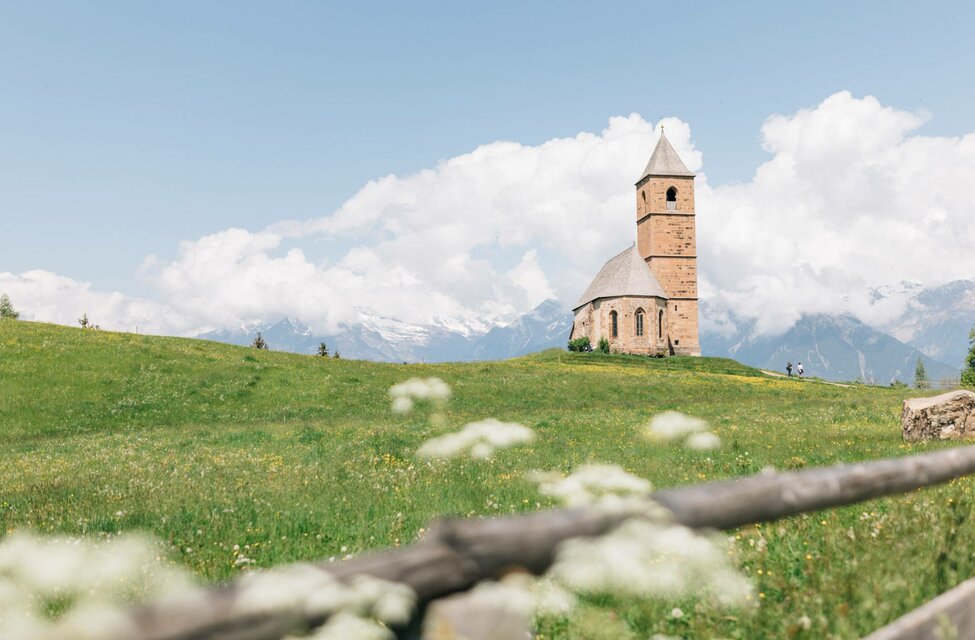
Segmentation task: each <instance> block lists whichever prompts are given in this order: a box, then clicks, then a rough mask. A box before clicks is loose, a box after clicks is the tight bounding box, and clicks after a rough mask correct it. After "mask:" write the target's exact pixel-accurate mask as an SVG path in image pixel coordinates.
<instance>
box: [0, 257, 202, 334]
mask: <svg viewBox="0 0 975 640" xmlns="http://www.w3.org/2000/svg"><path fill="white" fill-rule="evenodd" d="M0 293H6V294H7V295H9V296H10V298H11V301H12V302H13V304H14V307H15V308H16V309H17V310H18V311H20V312H21V318H22V319H24V320H35V321H38V322H54V323H58V324H68V325H72V324H73V325H77V324H78V320H79V319H80V318H81V316H82V315H84V314H87V315H88V318H89V320H91V322H92V323H93V324H97V325H99V326H100V327H102V328H105V329H117V330H123V331H139V332H141V333H156V334H172V333H182V332H184V331H186V330H187V329H189V328H190V324H189V320H188V319H187V318H185V317H183V316H181V315H180V314H178V313H176V312H174V311H173V310H172V309H170V308H168V307H166V306H165V305H162V304H159V303H157V302H153V301H151V300H145V299H142V298H131V297H128V296H126V295H124V294H122V293H120V292H118V291H113V292H104V291H97V290H93V289H92V285H91V283H88V282H78V281H77V280H72V279H71V278H67V277H65V276H60V275H58V274H56V273H52V272H50V271H43V270H33V271H25V272H23V273H20V274H14V273H9V272H0Z"/></svg>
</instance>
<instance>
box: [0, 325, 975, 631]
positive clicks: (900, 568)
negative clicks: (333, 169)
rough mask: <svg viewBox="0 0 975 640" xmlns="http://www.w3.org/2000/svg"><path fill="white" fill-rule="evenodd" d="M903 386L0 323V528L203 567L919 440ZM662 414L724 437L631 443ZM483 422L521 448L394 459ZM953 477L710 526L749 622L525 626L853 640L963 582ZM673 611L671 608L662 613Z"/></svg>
mask: <svg viewBox="0 0 975 640" xmlns="http://www.w3.org/2000/svg"><path fill="white" fill-rule="evenodd" d="M412 376H438V377H441V378H443V379H444V380H445V381H446V382H447V383H449V384H450V385H451V387H452V388H453V391H454V397H453V399H452V400H451V401H450V403H449V405H448V407H447V411H446V418H447V419H446V424H444V425H443V426H441V427H439V428H435V427H432V426H430V424H429V422H428V421H427V420H426V419H425V416H424V415H423V414H422V413H413V414H409V415H407V416H401V415H396V414H393V413H392V412H391V411H390V408H389V406H390V405H389V398H388V396H387V390H388V389H389V387H390V386H391V385H393V384H395V383H396V382H400V381H402V380H404V379H406V378H409V377H412ZM912 393H916V392H912V391H911V390H905V389H900V390H897V389H887V388H879V387H867V386H853V387H849V388H844V387H838V386H830V385H825V384H818V383H815V382H810V381H806V382H798V381H795V380H788V379H779V378H776V379H773V378H770V377H767V376H765V375H763V374H762V373H760V372H758V371H756V370H754V369H751V368H748V367H745V366H743V365H740V364H738V363H736V362H733V361H730V360H722V359H711V358H669V359H663V360H653V359H647V358H640V357H628V356H607V355H601V354H570V353H565V352H559V351H548V352H544V353H540V354H536V355H533V356H529V357H525V358H519V359H516V360H511V361H506V362H494V363H464V364H437V365H389V364H377V363H369V362H357V361H347V360H333V359H322V358H317V357H314V356H300V355H294V354H286V353H276V352H267V351H256V350H253V349H246V348H241V347H233V346H228V345H224V344H217V343H210V342H204V341H198V340H186V339H176V338H160V337H147V336H138V335H130V334H119V333H109V332H102V331H81V330H77V329H71V328H65V327H59V326H53V325H45V324H37V323H28V322H17V321H10V320H0V531H4V532H7V533H10V532H12V531H15V530H18V529H22V528H27V529H30V530H34V531H38V532H45V533H51V532H58V533H69V534H87V535H96V536H98V535H102V536H104V535H110V534H113V533H115V532H118V531H122V530H130V529H140V530H146V531H150V532H152V533H154V534H155V535H157V536H159V537H161V538H162V539H164V540H167V541H168V542H169V543H170V544H171V545H172V552H173V554H174V557H176V558H177V559H178V560H179V561H180V562H182V563H184V564H185V565H187V566H189V567H190V568H192V569H193V570H194V571H196V572H197V573H198V574H199V575H200V576H201V577H202V578H203V579H206V580H220V579H226V578H229V577H232V576H233V575H234V574H236V573H239V572H240V571H242V570H245V569H247V568H248V567H250V566H269V565H273V564H277V563H281V562H287V561H295V560H301V559H320V558H328V557H331V556H336V557H341V556H342V555H344V554H345V553H358V552H361V551H363V550H366V549H370V548H375V547H383V546H391V545H397V544H405V543H408V542H410V541H412V540H414V539H415V538H416V536H417V534H418V532H419V531H420V529H421V527H423V526H425V525H426V524H427V523H428V522H429V520H430V519H431V518H433V517H434V516H437V515H442V514H455V515H492V514H506V513H512V512H518V511H524V510H533V509H536V508H539V507H541V506H545V505H547V504H549V503H548V502H547V501H546V500H545V499H543V498H541V497H540V496H539V494H538V493H537V491H536V489H535V488H534V486H533V485H531V484H530V483H528V482H526V481H525V480H524V479H523V473H524V472H525V471H528V470H532V469H546V470H550V469H554V470H560V471H568V470H570V469H571V468H573V467H575V466H577V465H579V464H582V463H585V462H594V461H599V462H614V463H618V464H620V465H622V466H624V467H625V468H626V469H627V470H629V471H631V472H633V473H636V474H638V475H641V476H643V477H645V478H648V479H649V480H651V481H652V482H653V483H654V484H655V486H658V487H665V486H671V485H675V484H685V483H697V482H702V481H706V480H712V479H717V478H724V477H729V476H736V475H743V474H751V473H755V472H757V471H759V470H761V469H762V468H764V467H767V466H770V465H771V466H774V467H776V468H780V469H794V468H801V467H805V466H815V465H824V464H830V463H835V462H840V461H852V460H861V459H870V458H877V457H888V456H893V455H903V454H905V453H909V452H912V451H920V450H924V449H925V448H929V447H938V446H943V445H916V444H915V445H911V444H905V443H903V442H902V441H901V439H900V427H899V413H900V405H901V401H902V399H903V398H904V397H907V396H910V395H912ZM667 409H677V410H680V411H683V412H685V413H688V414H691V415H694V416H698V417H701V418H705V419H707V420H708V421H709V422H710V423H711V425H712V427H713V430H714V431H715V432H716V433H717V434H718V435H719V436H720V437H721V438H722V440H723V441H724V446H723V447H722V448H721V449H720V450H718V451H712V452H707V453H701V452H692V451H687V450H684V449H680V448H673V447H666V446H661V445H654V444H651V443H649V442H647V441H645V440H643V439H641V438H640V437H639V436H638V433H639V432H640V430H641V429H642V427H643V426H644V425H645V424H646V423H647V421H648V420H649V419H650V418H651V417H652V416H653V415H655V414H656V413H658V412H660V411H663V410H667ZM488 417H493V418H498V419H500V420H506V421H516V422H520V423H522V424H525V425H526V426H529V427H531V428H532V429H534V430H535V431H536V433H537V435H538V438H537V439H536V441H535V442H534V443H532V445H531V446H528V447H523V448H519V449H513V450H509V451H504V452H501V453H500V454H499V455H498V456H497V457H496V458H495V459H493V460H491V461H470V460H466V461H465V460H459V461H456V462H451V463H438V462H434V463H429V462H421V461H419V460H417V459H416V458H415V456H414V452H415V450H416V449H417V447H418V446H419V444H420V443H422V442H423V441H424V440H426V439H427V438H429V437H430V436H432V435H436V434H439V433H441V432H444V431H447V430H452V429H455V428H457V427H459V426H461V425H463V424H465V423H467V422H470V421H474V420H480V419H483V418H488ZM973 486H975V485H973V483H972V482H971V481H970V480H967V479H966V480H963V481H959V482H955V483H952V484H951V485H948V486H946V487H941V488H935V489H930V490H925V491H922V492H917V493H914V494H911V495H908V496H904V497H897V498H891V499H884V500H878V501H873V502H870V503H864V504H861V505H856V506H853V507H848V508H844V509H837V510H832V511H828V512H823V513H819V514H812V515H804V516H800V517H796V518H791V519H789V520H785V521H782V522H780V523H774V524H771V525H765V526H756V527H748V528H745V529H742V530H740V531H735V532H732V535H733V536H734V537H735V539H736V546H737V548H738V549H739V552H740V560H741V566H742V567H743V570H745V571H746V573H747V574H748V576H749V577H750V578H751V579H752V580H753V582H754V584H755V585H756V592H757V593H758V594H759V595H758V601H757V603H756V607H755V610H753V611H742V612H738V613H737V614H735V615H731V616H729V615H727V614H726V613H718V612H714V611H711V610H710V609H708V608H707V607H706V606H704V605H695V603H693V602H682V603H641V602H633V601H625V600H620V601H614V600H605V601H594V602H591V603H589V604H588V605H587V606H586V607H584V608H583V609H582V610H581V611H580V613H579V614H577V618H576V619H574V620H572V621H571V622H569V623H566V622H565V621H558V620H550V621H546V623H545V624H544V625H543V628H542V633H543V636H544V637H545V638H553V637H554V638H583V637H585V638H596V637H622V638H626V637H634V638H636V637H641V638H645V637H647V636H648V635H652V634H653V633H665V634H671V635H679V636H686V637H712V636H724V637H740V638H756V637H785V636H788V635H796V636H798V637H855V636H859V635H861V634H863V633H866V632H868V631H870V630H872V629H874V628H876V627H877V626H879V625H881V624H883V623H885V622H888V621H890V620H892V619H893V618H895V617H897V616H899V615H901V614H902V613H904V612H906V611H907V610H909V609H911V608H914V607H916V606H918V605H919V604H921V603H922V602H923V601H924V600H926V599H928V598H930V597H931V596H933V595H934V594H936V593H938V592H940V591H943V590H945V589H947V588H949V587H950V586H952V585H954V584H956V583H957V582H959V581H960V580H962V579H965V578H967V577H969V576H971V575H973V574H975V555H973V554H972V552H971V548H972V547H973V542H975V526H973V524H972V522H971V520H970V518H969V513H970V512H971V510H972V507H973V501H972V494H971V491H972V487H973ZM241 558H244V560H242V559H241ZM250 561H253V563H251V562H250ZM678 605H679V606H681V607H682V608H683V609H684V611H685V612H688V614H689V615H687V616H685V617H684V618H682V619H680V620H674V619H671V618H670V617H669V616H667V615H666V612H669V611H670V609H671V607H673V606H678ZM801 616H807V617H808V618H809V619H810V621H811V627H810V628H809V629H808V630H806V629H804V628H803V626H802V625H800V624H799V622H798V620H799V619H800V617H801ZM797 625H798V626H797ZM600 634H603V635H600ZM628 634H629V635H628Z"/></svg>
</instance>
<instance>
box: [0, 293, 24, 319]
mask: <svg viewBox="0 0 975 640" xmlns="http://www.w3.org/2000/svg"><path fill="white" fill-rule="evenodd" d="M19 317H20V312H18V311H17V310H16V309H14V305H13V304H11V302H10V296H8V295H7V294H6V293H5V294H3V295H2V296H0V318H10V319H11V320H16V319H17V318H19Z"/></svg>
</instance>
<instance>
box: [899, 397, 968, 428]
mask: <svg viewBox="0 0 975 640" xmlns="http://www.w3.org/2000/svg"><path fill="white" fill-rule="evenodd" d="M901 426H902V428H903V430H904V439H905V440H935V439H936V440H957V439H959V438H975V393H972V392H971V391H949V392H948V393H942V394H941V395H940V396H932V397H930V398H908V399H907V400H905V401H904V411H903V412H902V413H901Z"/></svg>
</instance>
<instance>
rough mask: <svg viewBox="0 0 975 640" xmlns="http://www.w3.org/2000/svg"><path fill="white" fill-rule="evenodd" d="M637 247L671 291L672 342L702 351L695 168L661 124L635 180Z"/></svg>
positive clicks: (674, 347) (687, 351)
mask: <svg viewBox="0 0 975 640" xmlns="http://www.w3.org/2000/svg"><path fill="white" fill-rule="evenodd" d="M636 238H637V250H638V251H639V252H640V256H641V257H642V258H643V259H644V260H646V262H647V265H649V267H650V270H651V271H652V272H653V274H654V275H655V276H656V277H657V281H658V282H660V285H661V286H662V287H663V290H664V292H665V293H666V294H667V297H668V300H667V317H668V322H667V329H666V330H667V334H668V336H667V337H668V344H669V348H670V350H671V351H672V352H673V353H676V354H682V355H693V356H699V355H701V343H700V340H699V338H698V326H697V228H696V219H695V214H694V174H693V173H691V172H690V171H689V170H688V169H687V167H686V166H685V165H684V163H683V161H681V159H680V156H678V155H677V152H676V151H674V148H673V147H672V146H671V145H670V142H669V141H668V140H667V137H666V136H665V135H664V131H663V125H661V127H660V140H659V141H658V142H657V146H656V148H655V149H654V150H653V154H652V155H651V156H650V161H649V162H648V163H647V166H646V168H645V169H644V170H643V174H642V176H641V177H640V179H639V180H638V181H637V183H636Z"/></svg>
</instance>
